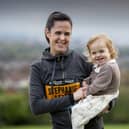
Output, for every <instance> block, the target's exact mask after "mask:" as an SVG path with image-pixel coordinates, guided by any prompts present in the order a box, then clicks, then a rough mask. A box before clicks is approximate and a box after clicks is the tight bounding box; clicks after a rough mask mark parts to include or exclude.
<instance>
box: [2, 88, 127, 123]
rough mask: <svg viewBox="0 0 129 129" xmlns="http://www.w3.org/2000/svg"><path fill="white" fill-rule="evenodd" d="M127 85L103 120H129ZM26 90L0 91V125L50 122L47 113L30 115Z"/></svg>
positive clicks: (117, 121) (124, 121) (118, 121)
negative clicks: (14, 91)
mask: <svg viewBox="0 0 129 129" xmlns="http://www.w3.org/2000/svg"><path fill="white" fill-rule="evenodd" d="M128 92H129V90H128V87H125V86H122V87H121V88H120V96H119V99H118V101H117V104H116V106H115V107H114V108H113V109H112V111H111V112H110V113H108V114H106V115H104V121H105V123H106V122H110V123H113V122H115V123H128V122H129V113H128V108H129V97H127V96H128V94H129V93H128ZM28 100H29V99H28V93H27V92H23V91H22V92H16V93H11V94H10V93H9V94H8V93H3V92H0V125H19V124H50V119H49V115H48V114H43V115H40V116H34V115H32V113H31V111H30V107H29V102H28Z"/></svg>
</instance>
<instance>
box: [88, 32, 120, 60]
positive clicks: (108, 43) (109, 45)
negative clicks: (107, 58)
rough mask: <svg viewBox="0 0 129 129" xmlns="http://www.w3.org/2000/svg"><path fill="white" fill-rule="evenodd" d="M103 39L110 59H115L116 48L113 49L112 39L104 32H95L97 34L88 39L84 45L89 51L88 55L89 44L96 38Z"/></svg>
mask: <svg viewBox="0 0 129 129" xmlns="http://www.w3.org/2000/svg"><path fill="white" fill-rule="evenodd" d="M100 39H101V40H103V41H104V42H105V44H106V46H107V48H108V50H109V52H110V55H111V59H115V58H117V55H118V53H117V50H116V49H115V47H114V45H113V42H112V40H111V39H110V38H109V37H108V36H107V35H106V34H97V35H94V36H92V37H91V38H90V40H89V41H88V43H87V45H86V47H87V49H88V53H89V56H90V53H91V51H90V45H92V44H93V43H94V42H95V41H96V40H100Z"/></svg>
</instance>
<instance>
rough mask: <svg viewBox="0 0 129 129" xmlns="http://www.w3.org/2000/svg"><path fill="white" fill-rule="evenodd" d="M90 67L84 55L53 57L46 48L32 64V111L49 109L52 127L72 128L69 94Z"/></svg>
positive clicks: (71, 100) (74, 54)
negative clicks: (40, 56) (39, 58)
mask: <svg viewBox="0 0 129 129" xmlns="http://www.w3.org/2000/svg"><path fill="white" fill-rule="evenodd" d="M91 70H92V65H91V64H90V63H88V62H86V58H85V57H84V56H82V55H80V54H78V53H76V52H74V51H70V50H68V51H67V52H66V53H65V54H63V55H57V56H52V55H51V54H50V49H49V48H48V49H45V51H44V52H43V55H42V58H41V60H40V61H37V62H35V63H33V64H32V66H31V73H30V90H29V91H30V106H31V110H32V112H33V113H34V114H36V115H38V114H43V113H48V112H49V113H50V114H51V117H52V123H53V129H72V125H71V116H70V110H69V109H70V108H69V107H70V106H72V105H73V104H74V100H73V95H72V93H73V91H75V90H76V88H75V87H76V86H75V85H76V84H80V83H81V81H82V80H83V79H84V78H86V77H88V76H89V74H90V72H91ZM71 84H72V85H71ZM80 86H81V85H80ZM71 87H72V88H71ZM77 88H78V87H77ZM53 94H54V95H53ZM56 95H57V96H56ZM59 96H60V97H59ZM95 126H96V125H95Z"/></svg>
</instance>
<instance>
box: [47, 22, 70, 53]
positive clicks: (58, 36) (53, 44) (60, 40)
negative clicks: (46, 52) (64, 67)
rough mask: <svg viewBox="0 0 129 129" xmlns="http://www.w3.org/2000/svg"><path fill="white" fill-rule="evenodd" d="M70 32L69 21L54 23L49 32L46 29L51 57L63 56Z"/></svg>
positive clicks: (67, 45)
mask: <svg viewBox="0 0 129 129" xmlns="http://www.w3.org/2000/svg"><path fill="white" fill-rule="evenodd" d="M71 31H72V27H71V24H70V23H69V21H55V23H54V25H53V27H52V28H51V30H50V31H49V30H48V29H46V30H45V33H46V36H47V38H48V39H49V45H50V53H51V54H52V55H58V54H63V53H65V52H66V51H67V49H68V47H69V42H70V36H71Z"/></svg>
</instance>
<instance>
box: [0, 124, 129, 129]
mask: <svg viewBox="0 0 129 129" xmlns="http://www.w3.org/2000/svg"><path fill="white" fill-rule="evenodd" d="M0 129H51V127H50V126H6V127H0ZM104 129H129V124H118V125H105V128H104Z"/></svg>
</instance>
